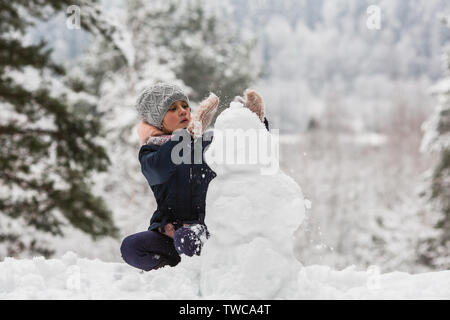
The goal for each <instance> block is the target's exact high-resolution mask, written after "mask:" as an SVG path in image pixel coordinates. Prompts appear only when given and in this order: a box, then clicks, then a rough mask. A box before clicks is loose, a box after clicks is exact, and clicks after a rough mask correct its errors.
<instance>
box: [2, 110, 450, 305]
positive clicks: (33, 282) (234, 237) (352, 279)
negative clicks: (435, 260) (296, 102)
mask: <svg viewBox="0 0 450 320" xmlns="http://www.w3.org/2000/svg"><path fill="white" fill-rule="evenodd" d="M233 129H241V130H248V131H247V132H249V133H250V135H249V136H248V139H247V140H244V141H241V142H242V143H243V144H239V143H236V144H233V143H224V144H221V142H224V141H227V139H225V140H221V139H220V138H219V137H220V132H222V133H223V132H224V130H229V131H227V132H226V133H225V134H224V135H223V137H225V138H227V137H229V136H230V135H231V134H233V132H232V131H233ZM214 130H215V135H214V140H213V142H212V144H211V146H210V148H209V149H208V150H207V152H206V153H205V158H206V161H207V163H208V164H209V165H210V166H211V167H212V169H213V170H214V171H215V172H217V173H218V176H217V178H215V179H214V180H213V181H212V182H211V184H210V187H209V190H208V194H207V199H206V203H207V208H206V211H207V213H208V214H207V216H206V224H207V225H208V228H209V229H210V232H211V234H212V236H211V238H210V239H209V240H208V241H207V242H206V244H205V246H204V248H203V251H202V255H201V256H200V257H194V258H187V257H183V259H182V261H181V263H180V264H179V265H178V266H177V267H175V268H170V267H166V268H162V269H159V270H155V271H151V272H147V273H142V272H140V271H139V270H137V269H134V268H132V267H130V266H128V265H126V264H125V263H112V262H103V261H101V260H90V259H86V258H80V257H78V256H77V254H75V253H73V252H68V253H66V254H64V255H63V256H62V257H61V258H60V259H49V260H46V259H44V258H42V257H36V258H34V259H28V260H16V259H13V258H6V259H5V260H4V261H3V262H0V299H450V271H441V272H434V273H424V274H417V275H411V274H407V273H400V272H393V273H386V274H380V272H379V269H378V268H377V267H375V266H374V267H371V268H369V269H367V270H357V268H356V267H349V268H346V269H344V270H341V271H338V270H333V269H332V268H330V267H327V266H320V265H310V266H307V267H304V266H302V264H301V263H300V262H299V261H298V260H297V259H296V258H295V257H294V255H293V242H294V241H293V240H294V232H295V231H296V230H297V228H298V226H299V225H300V224H301V223H302V221H303V219H304V217H305V212H306V210H307V209H308V208H309V207H310V203H309V201H308V200H306V199H304V197H303V193H302V190H301V188H300V186H299V185H298V184H297V183H296V182H295V181H294V180H293V179H292V178H291V177H289V176H288V175H286V174H285V173H284V172H283V171H282V170H280V169H279V168H278V167H277V166H276V165H274V164H276V163H277V160H278V155H279V152H278V150H277V147H276V146H277V144H276V143H277V139H278V138H277V135H276V134H269V133H268V132H267V131H266V130H265V128H264V126H263V124H262V123H261V122H260V121H259V119H258V118H257V116H256V115H255V114H253V113H251V112H250V111H249V110H248V109H246V108H243V107H242V105H240V104H238V103H233V104H232V105H231V107H230V108H229V109H227V110H225V111H224V112H223V113H222V114H221V115H220V116H219V117H218V118H217V121H216V124H215V128H214ZM252 130H255V131H254V132H256V133H257V134H255V135H251V132H252ZM240 134H241V135H242V134H243V132H242V131H241V133H240ZM256 137H257V139H258V140H257V141H252V140H251V139H255V138H256ZM231 140H233V141H234V139H231ZM231 140H229V141H228V142H230V141H231ZM245 143H248V144H250V145H247V146H246V145H245ZM255 145H258V146H259V148H257V149H253V150H257V151H258V152H257V153H258V157H256V158H255V159H256V160H257V161H255V162H251V161H244V163H238V161H237V160H238V158H234V157H230V158H229V159H228V158H227V159H228V160H226V159H222V160H224V161H222V162H221V161H220V160H221V155H222V156H223V155H225V156H229V155H232V154H234V155H235V156H238V155H242V154H243V152H245V151H246V150H252V147H253V146H255ZM263 145H265V147H263ZM269 146H270V147H269ZM224 148H225V152H223V150H224ZM262 150H263V151H265V152H263V153H259V151H262ZM232 158H233V160H234V161H230V160H231V159H232ZM250 158H251V157H250V154H248V158H247V160H249V159H250Z"/></svg>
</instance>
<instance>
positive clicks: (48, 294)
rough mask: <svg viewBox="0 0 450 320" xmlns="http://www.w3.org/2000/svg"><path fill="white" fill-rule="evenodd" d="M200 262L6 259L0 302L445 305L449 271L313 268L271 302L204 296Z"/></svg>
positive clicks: (0, 270)
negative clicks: (155, 265)
mask: <svg viewBox="0 0 450 320" xmlns="http://www.w3.org/2000/svg"><path fill="white" fill-rule="evenodd" d="M201 259H202V257H195V258H191V259H184V258H183V260H182V262H181V263H180V264H179V265H178V266H177V267H176V268H163V269H159V270H156V271H152V272H147V273H140V272H139V271H137V270H136V269H133V268H131V267H129V266H127V265H126V264H125V263H107V262H102V261H100V260H89V259H84V258H78V257H77V256H76V254H74V253H72V252H68V253H67V254H65V255H64V256H63V257H62V258H61V259H49V260H45V259H44V258H42V257H37V258H34V259H29V260H16V259H12V258H6V259H5V261H3V262H1V263H0V299H216V298H223V299H231V298H243V299H251V298H268V299H269V298H284V299H450V271H441V272H432V273H423V274H417V275H410V274H407V273H400V272H393V273H386V274H382V275H378V274H377V272H376V269H369V270H366V271H357V270H356V269H355V268H353V267H349V268H347V269H345V270H341V271H337V270H333V269H331V268H329V267H326V266H318V265H316V266H308V267H304V268H300V270H299V272H298V273H296V274H294V275H293V278H294V279H295V280H294V282H293V285H294V286H295V287H296V289H297V290H296V291H295V292H292V294H291V295H290V296H284V297H278V296H277V295H275V296H271V295H269V293H272V292H273V291H274V289H275V288H273V287H270V286H269V287H265V288H262V287H258V288H257V289H255V291H253V293H254V294H252V293H251V292H252V290H250V289H251V288H249V291H248V294H247V295H232V294H230V295H224V296H220V295H213V294H212V295H207V294H204V292H202V285H201V284H202V276H201V275H202V273H201V264H202V261H201ZM253 271H254V272H255V273H258V272H259V270H258V269H254V270H253ZM273 276H274V277H277V276H283V275H273ZM267 281H268V282H272V281H273V283H276V281H275V280H271V279H270V278H267ZM278 289H279V288H278Z"/></svg>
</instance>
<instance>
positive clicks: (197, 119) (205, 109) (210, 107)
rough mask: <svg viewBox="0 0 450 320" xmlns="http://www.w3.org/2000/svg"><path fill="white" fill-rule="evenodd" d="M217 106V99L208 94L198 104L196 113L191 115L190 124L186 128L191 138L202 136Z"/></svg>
mask: <svg viewBox="0 0 450 320" xmlns="http://www.w3.org/2000/svg"><path fill="white" fill-rule="evenodd" d="M218 106H219V98H218V97H217V96H216V95H215V94H214V93H210V95H209V97H208V98H206V99H205V100H203V101H202V102H201V103H200V105H199V107H198V109H197V112H196V113H195V114H194V115H192V118H191V122H190V123H189V125H188V127H187V128H186V129H187V130H188V132H189V133H190V134H191V136H193V137H194V138H198V137H201V136H202V135H203V133H204V132H205V130H206V128H207V127H208V126H209V124H210V123H211V120H212V118H213V116H214V114H215V113H216V111H217V107H218Z"/></svg>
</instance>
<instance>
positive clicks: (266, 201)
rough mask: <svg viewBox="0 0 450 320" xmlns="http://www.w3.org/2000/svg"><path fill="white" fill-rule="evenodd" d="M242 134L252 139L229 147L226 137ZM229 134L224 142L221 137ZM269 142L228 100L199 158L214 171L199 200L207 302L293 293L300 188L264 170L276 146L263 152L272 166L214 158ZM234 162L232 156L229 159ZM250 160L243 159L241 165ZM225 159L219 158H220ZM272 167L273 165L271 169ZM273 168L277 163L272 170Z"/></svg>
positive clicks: (302, 209)
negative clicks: (206, 235)
mask: <svg viewBox="0 0 450 320" xmlns="http://www.w3.org/2000/svg"><path fill="white" fill-rule="evenodd" d="M242 129H243V130H247V132H250V133H252V134H253V135H252V136H253V137H258V140H257V141H252V142H250V141H249V140H247V141H244V143H243V144H241V145H238V144H237V142H236V141H235V143H234V145H233V144H229V143H226V142H222V141H221V138H220V137H221V136H223V137H224V138H225V139H223V140H224V141H227V140H228V141H229V140H232V138H233V134H234V133H235V135H236V136H238V135H239V134H244V132H243V131H240V132H239V131H235V130H242ZM229 137H231V139H228V138H229ZM271 138H274V137H272V136H271V134H270V133H269V132H268V131H267V130H266V129H265V127H264V125H263V124H262V123H261V121H260V120H259V119H258V118H257V116H256V115H255V114H253V113H252V112H251V111H250V110H249V109H247V108H243V107H242V105H241V104H239V103H232V104H231V107H230V108H228V109H226V110H225V111H224V112H222V113H221V115H220V116H219V117H218V118H217V121H216V124H215V128H214V140H213V142H212V143H211V145H210V148H209V149H208V150H207V151H206V153H205V159H206V162H207V163H208V164H209V165H210V167H211V168H212V169H213V170H214V171H215V172H216V173H218V176H217V177H216V178H215V179H214V180H213V181H211V183H210V185H209V189H208V194H207V198H206V206H207V207H206V212H207V215H206V224H207V225H208V228H209V230H210V231H211V233H212V237H211V238H210V239H209V240H208V242H207V243H206V245H205V247H204V250H203V254H202V258H203V261H202V262H203V263H202V270H201V275H202V276H201V281H202V282H201V289H202V293H203V294H205V295H208V296H210V297H212V298H228V297H232V298H236V299H241V298H244V299H250V298H257V299H260V298H261V299H262V298H275V297H279V298H288V297H289V296H291V295H292V291H294V290H295V288H291V285H292V284H294V285H295V280H296V274H297V272H298V270H299V267H300V264H299V263H298V261H297V260H296V259H295V257H294V256H293V248H292V245H293V233H294V231H295V230H296V229H297V228H298V226H299V225H300V223H301V222H302V220H303V217H304V213H305V205H304V202H303V195H302V191H301V189H300V187H299V186H298V185H297V184H296V183H295V181H294V180H293V179H292V178H290V177H288V176H286V175H285V174H284V173H283V172H282V171H281V170H279V169H278V170H272V172H270V174H264V171H263V170H262V169H267V167H268V165H266V164H265V163H269V162H270V163H272V164H273V161H278V159H277V157H278V152H277V151H276V146H275V148H272V149H269V148H266V149H265V150H264V151H268V152H266V154H265V155H264V156H265V158H266V159H270V160H271V161H269V162H265V163H263V161H260V157H261V156H262V155H261V154H259V152H258V151H261V149H258V150H256V149H254V150H253V152H256V153H258V154H253V156H254V157H256V158H255V159H256V160H257V161H255V162H254V163H253V164H252V163H251V162H249V161H244V162H243V163H238V162H237V161H235V162H231V163H230V161H219V160H220V159H218V157H217V155H218V154H221V153H222V152H223V154H226V155H230V154H231V155H232V154H233V153H234V154H235V157H234V159H235V160H237V156H238V155H240V154H241V153H245V151H246V150H249V149H251V146H249V145H248V144H249V143H253V144H254V143H255V142H257V143H258V145H259V146H260V145H262V142H263V141H264V142H266V141H267V145H272V147H273V146H274V144H273V143H270V142H271V141H270V139H271ZM231 158H233V157H231ZM249 159H250V155H248V157H247V160H249ZM223 160H225V159H223ZM272 167H273V166H272ZM275 168H276V166H275Z"/></svg>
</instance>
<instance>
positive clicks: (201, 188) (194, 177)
mask: <svg viewBox="0 0 450 320" xmlns="http://www.w3.org/2000/svg"><path fill="white" fill-rule="evenodd" d="M174 136H175V137H176V139H188V140H187V146H189V149H188V151H189V152H190V160H191V161H190V163H181V164H176V163H174V162H173V161H172V159H171V154H172V149H173V148H174V147H175V146H176V145H177V144H178V143H180V142H179V141H172V140H169V141H167V142H166V143H164V144H162V145H161V146H159V145H154V144H149V145H143V146H142V147H141V149H140V151H139V162H140V163H141V169H142V173H143V174H144V176H145V177H146V178H147V181H148V183H149V185H150V188H151V189H152V191H153V194H154V195H155V199H156V203H157V206H158V207H157V209H156V211H155V212H154V213H153V216H152V218H151V220H150V227H149V228H148V229H149V230H155V229H158V227H163V228H164V226H165V225H166V224H167V223H175V224H178V225H182V224H183V223H201V224H204V219H205V206H206V204H205V199H206V192H207V190H208V185H209V183H210V181H211V180H212V179H214V178H215V177H216V173H215V172H214V171H213V170H211V168H210V167H209V166H208V165H207V164H206V162H205V159H204V151H206V149H207V147H208V146H209V145H210V143H211V141H212V138H213V131H207V132H206V133H205V134H204V135H203V139H198V140H197V142H195V143H196V144H197V145H196V148H198V149H199V150H200V148H201V151H202V154H201V159H202V161H201V164H195V163H194V139H192V138H191V136H190V135H189V134H188V133H187V131H186V129H183V130H180V131H178V132H176V133H175V135H174ZM208 140H209V141H208ZM185 143H186V141H185ZM176 150H178V148H177V149H176ZM176 150H175V151H176ZM197 152H198V151H197ZM179 154H180V155H181V156H182V155H183V150H181V151H180V152H179ZM187 162H189V161H187Z"/></svg>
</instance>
